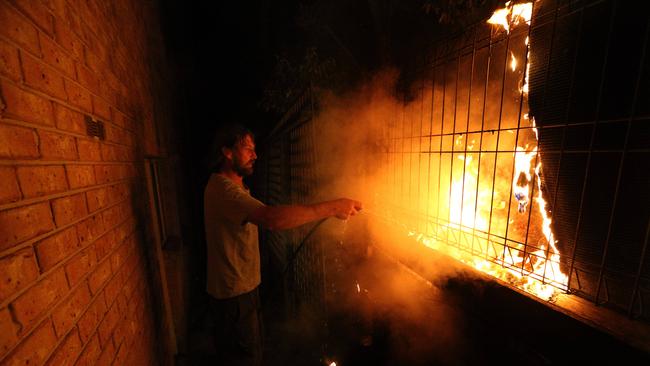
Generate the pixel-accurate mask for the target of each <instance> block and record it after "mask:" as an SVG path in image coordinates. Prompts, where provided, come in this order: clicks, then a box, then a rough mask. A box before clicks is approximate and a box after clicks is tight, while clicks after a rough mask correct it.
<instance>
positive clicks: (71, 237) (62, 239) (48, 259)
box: [35, 226, 80, 272]
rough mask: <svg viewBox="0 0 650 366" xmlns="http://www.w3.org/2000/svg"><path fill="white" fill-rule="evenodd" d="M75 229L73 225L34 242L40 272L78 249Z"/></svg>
mask: <svg viewBox="0 0 650 366" xmlns="http://www.w3.org/2000/svg"><path fill="white" fill-rule="evenodd" d="M79 247H80V245H79V239H78V238H77V229H76V228H75V227H74V226H73V227H71V228H68V229H66V230H63V231H61V232H59V233H56V234H54V235H52V236H50V237H48V238H46V239H43V240H41V241H40V242H38V243H36V245H35V249H36V257H37V258H38V264H39V266H40V267H41V272H47V271H48V270H50V269H51V268H52V267H54V266H55V265H56V264H57V263H59V262H60V261H61V260H63V259H65V258H67V257H69V256H70V255H72V254H73V253H74V252H75V251H77V249H79Z"/></svg>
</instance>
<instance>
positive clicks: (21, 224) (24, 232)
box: [0, 202, 54, 250]
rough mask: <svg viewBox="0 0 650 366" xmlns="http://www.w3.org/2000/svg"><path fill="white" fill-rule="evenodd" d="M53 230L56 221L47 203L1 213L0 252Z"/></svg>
mask: <svg viewBox="0 0 650 366" xmlns="http://www.w3.org/2000/svg"><path fill="white" fill-rule="evenodd" d="M52 229H54V220H53V219H52V212H51V211H50V205H49V204H48V203H47V202H41V203H37V204H33V205H30V206H22V207H18V208H13V209H9V210H5V211H0V250H4V249H7V248H9V247H11V246H13V245H14V244H18V243H19V242H22V241H24V240H27V239H31V238H33V237H35V236H37V235H39V234H42V233H45V232H48V231H50V230H52Z"/></svg>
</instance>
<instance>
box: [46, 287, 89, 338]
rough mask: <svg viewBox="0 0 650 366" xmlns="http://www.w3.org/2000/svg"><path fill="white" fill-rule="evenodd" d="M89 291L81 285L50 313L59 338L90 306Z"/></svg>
mask: <svg viewBox="0 0 650 366" xmlns="http://www.w3.org/2000/svg"><path fill="white" fill-rule="evenodd" d="M90 299H91V296H90V291H88V286H86V285H85V284H82V285H81V286H79V287H77V289H75V291H74V292H73V293H72V296H70V297H69V298H68V299H66V300H64V301H63V303H62V304H61V305H60V306H59V307H57V308H56V309H55V310H54V311H53V312H52V321H53V322H54V330H55V331H56V334H58V335H59V337H60V336H61V335H63V334H65V333H66V332H67V331H68V330H70V328H72V327H73V326H74V325H75V324H76V323H77V320H79V318H80V317H81V315H82V314H83V312H84V310H86V308H87V307H88V304H90Z"/></svg>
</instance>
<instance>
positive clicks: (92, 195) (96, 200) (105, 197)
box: [86, 187, 111, 212]
mask: <svg viewBox="0 0 650 366" xmlns="http://www.w3.org/2000/svg"><path fill="white" fill-rule="evenodd" d="M109 189H110V187H103V188H99V189H95V190H92V191H88V192H86V197H87V199H88V210H89V211H90V212H95V211H97V210H99V209H102V208H104V207H106V206H107V205H108V204H109V203H110V202H111V201H110V199H109V192H110V190H109Z"/></svg>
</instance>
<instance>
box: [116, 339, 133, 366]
mask: <svg viewBox="0 0 650 366" xmlns="http://www.w3.org/2000/svg"><path fill="white" fill-rule="evenodd" d="M128 352H129V351H128V347H127V345H126V343H121V344H120V345H119V348H118V349H117V354H116V355H115V361H113V365H126V357H127V355H128Z"/></svg>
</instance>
